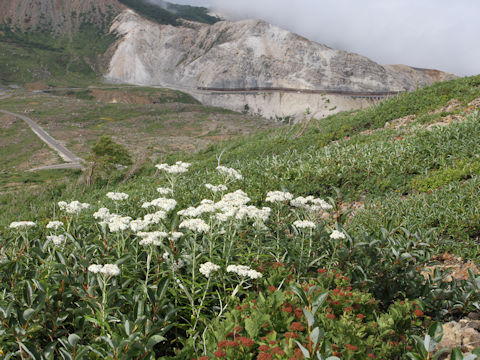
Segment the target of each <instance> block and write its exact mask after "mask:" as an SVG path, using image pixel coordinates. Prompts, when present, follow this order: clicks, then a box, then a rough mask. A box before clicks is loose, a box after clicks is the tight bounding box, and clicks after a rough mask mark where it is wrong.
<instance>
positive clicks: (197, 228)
mask: <svg viewBox="0 0 480 360" xmlns="http://www.w3.org/2000/svg"><path fill="white" fill-rule="evenodd" d="M179 228H180V229H183V228H184V229H188V230H191V231H193V232H198V233H205V232H209V231H210V226H209V225H208V224H207V223H206V222H205V221H203V220H202V219H187V220H184V221H182V222H181V223H180V225H179Z"/></svg>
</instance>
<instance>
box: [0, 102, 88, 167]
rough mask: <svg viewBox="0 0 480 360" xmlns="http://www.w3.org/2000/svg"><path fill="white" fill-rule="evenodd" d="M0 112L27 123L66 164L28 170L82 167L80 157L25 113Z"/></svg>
mask: <svg viewBox="0 0 480 360" xmlns="http://www.w3.org/2000/svg"><path fill="white" fill-rule="evenodd" d="M0 113H3V114H7V115H10V116H14V117H16V118H19V119H21V120H23V121H25V122H26V123H27V125H28V126H30V128H31V129H32V131H33V132H34V133H35V134H37V136H38V137H39V138H40V139H41V140H42V141H43V142H44V143H45V144H47V145H48V146H49V147H51V148H52V149H53V150H55V151H56V152H57V153H58V154H59V155H60V157H61V158H62V159H63V160H64V161H66V162H67V163H66V164H58V165H50V166H42V167H38V168H35V169H31V170H30V171H34V170H48V169H83V165H82V162H84V161H85V160H83V159H82V158H80V157H78V156H77V155H75V154H74V153H72V152H71V151H70V150H68V149H67V148H66V147H65V146H63V145H62V144H60V143H59V142H58V141H57V140H55V139H54V138H53V137H52V136H51V135H50V134H49V133H47V132H46V131H45V130H43V128H42V127H41V126H40V125H38V124H37V123H36V122H35V121H33V120H32V119H30V118H29V117H27V116H25V115H20V114H15V113H12V112H10V111H6V110H0Z"/></svg>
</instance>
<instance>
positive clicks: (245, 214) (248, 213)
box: [235, 205, 272, 223]
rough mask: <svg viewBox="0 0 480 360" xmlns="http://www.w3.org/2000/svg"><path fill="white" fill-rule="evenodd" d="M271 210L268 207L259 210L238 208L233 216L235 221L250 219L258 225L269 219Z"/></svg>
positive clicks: (247, 207)
mask: <svg viewBox="0 0 480 360" xmlns="http://www.w3.org/2000/svg"><path fill="white" fill-rule="evenodd" d="M271 212H272V209H270V208H269V207H263V208H261V209H258V208H256V207H255V206H245V205H243V206H240V207H238V209H237V212H236V214H235V219H237V220H244V219H247V218H248V219H252V220H254V221H256V222H259V223H264V222H265V221H267V220H268V218H269V217H270V213H271Z"/></svg>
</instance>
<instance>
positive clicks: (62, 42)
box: [0, 23, 115, 86]
mask: <svg viewBox="0 0 480 360" xmlns="http://www.w3.org/2000/svg"><path fill="white" fill-rule="evenodd" d="M0 30H1V31H2V32H1V33H2V35H0V49H1V51H0V82H2V83H4V84H12V83H14V84H22V85H23V84H26V83H32V82H42V83H45V84H46V85H48V86H67V85H68V86H78V85H89V84H92V83H97V82H98V83H99V82H100V79H99V75H100V72H101V70H102V69H103V67H104V66H105V64H104V59H103V54H104V53H105V52H106V50H107V49H108V47H109V46H110V45H111V44H113V42H114V41H115V37H114V36H113V35H109V34H108V33H107V32H106V31H107V29H98V28H97V27H95V26H93V25H91V24H88V23H84V24H83V25H82V26H81V27H80V29H79V30H78V31H77V32H75V33H74V34H73V36H72V38H71V39H70V38H67V37H59V36H53V35H51V34H49V33H42V32H28V33H22V32H19V31H15V32H14V31H11V30H10V29H8V28H6V27H3V28H2V29H0Z"/></svg>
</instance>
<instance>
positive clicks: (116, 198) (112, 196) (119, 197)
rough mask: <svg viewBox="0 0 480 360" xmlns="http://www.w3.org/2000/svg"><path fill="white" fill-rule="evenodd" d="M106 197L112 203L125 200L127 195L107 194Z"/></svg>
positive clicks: (118, 193)
mask: <svg viewBox="0 0 480 360" xmlns="http://www.w3.org/2000/svg"><path fill="white" fill-rule="evenodd" d="M107 197H108V198H109V199H112V200H114V201H121V200H127V199H128V194H125V193H121V192H109V193H107Z"/></svg>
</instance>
